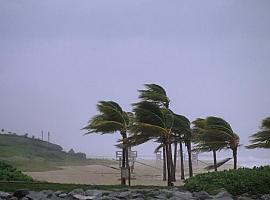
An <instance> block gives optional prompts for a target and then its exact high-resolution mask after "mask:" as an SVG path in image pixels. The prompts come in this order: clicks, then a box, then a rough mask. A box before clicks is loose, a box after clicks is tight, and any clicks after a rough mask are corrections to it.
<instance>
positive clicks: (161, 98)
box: [139, 84, 173, 180]
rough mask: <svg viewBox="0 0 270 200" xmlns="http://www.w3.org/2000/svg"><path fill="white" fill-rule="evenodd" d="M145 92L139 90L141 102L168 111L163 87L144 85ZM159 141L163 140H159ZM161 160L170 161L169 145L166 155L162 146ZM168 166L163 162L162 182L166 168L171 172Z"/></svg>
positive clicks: (167, 98)
mask: <svg viewBox="0 0 270 200" xmlns="http://www.w3.org/2000/svg"><path fill="white" fill-rule="evenodd" d="M144 86H145V88H146V89H145V90H139V93H140V94H139V98H140V99H141V100H142V101H149V102H152V103H155V104H157V105H158V106H160V107H164V108H167V109H169V103H170V99H169V97H168V96H167V93H166V91H165V89H164V88H163V87H161V86H160V85H157V84H145V85H144ZM160 140H163V139H162V138H160ZM162 152H163V158H166V159H169V160H172V153H171V145H169V152H167V153H168V155H166V149H165V145H163V151H162ZM170 163H171V164H170V166H166V162H163V180H166V167H171V170H173V166H172V164H173V163H172V162H170Z"/></svg>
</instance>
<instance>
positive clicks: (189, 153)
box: [187, 141, 193, 177]
mask: <svg viewBox="0 0 270 200" xmlns="http://www.w3.org/2000/svg"><path fill="white" fill-rule="evenodd" d="M187 152H188V168H189V177H192V176H193V168H192V158H191V142H190V141H187Z"/></svg>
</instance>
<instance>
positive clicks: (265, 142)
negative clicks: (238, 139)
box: [247, 117, 270, 149]
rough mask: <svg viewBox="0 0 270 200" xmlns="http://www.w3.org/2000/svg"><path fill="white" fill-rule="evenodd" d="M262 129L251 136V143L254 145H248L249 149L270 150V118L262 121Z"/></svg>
mask: <svg viewBox="0 0 270 200" xmlns="http://www.w3.org/2000/svg"><path fill="white" fill-rule="evenodd" d="M260 129H261V130H260V131H259V132H257V133H255V134H253V135H251V138H252V139H251V140H250V142H251V143H252V144H250V145H248V146H247V148H249V149H254V148H270V117H268V118H265V119H264V120H263V121H262V125H261V127H260Z"/></svg>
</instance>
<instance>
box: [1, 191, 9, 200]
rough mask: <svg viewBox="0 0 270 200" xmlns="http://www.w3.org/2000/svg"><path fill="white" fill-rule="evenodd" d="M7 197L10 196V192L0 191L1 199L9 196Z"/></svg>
mask: <svg viewBox="0 0 270 200" xmlns="http://www.w3.org/2000/svg"><path fill="white" fill-rule="evenodd" d="M9 197H11V194H9V193H7V192H1V191H0V198H1V199H7V198H9Z"/></svg>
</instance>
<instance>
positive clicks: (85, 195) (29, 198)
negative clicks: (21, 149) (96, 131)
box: [0, 188, 270, 200]
mask: <svg viewBox="0 0 270 200" xmlns="http://www.w3.org/2000/svg"><path fill="white" fill-rule="evenodd" d="M129 199H132V200H144V199H146V200H154V199H159V200H165V199H169V200H177V199H179V200H188V199H192V200H210V199H212V200H251V199H258V200H270V194H266V195H255V196H250V195H242V196H232V195H231V194H229V193H228V192H227V191H225V190H220V191H219V192H218V194H216V195H210V194H208V193H207V192H204V191H201V192H193V193H191V192H189V191H185V190H182V189H179V188H172V189H121V190H83V189H75V190H73V191H71V192H69V193H65V192H62V191H56V192H54V191H51V190H44V191H39V192H36V191H28V190H23V189H22V190H17V191H15V192H14V193H7V192H0V200H129Z"/></svg>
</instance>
